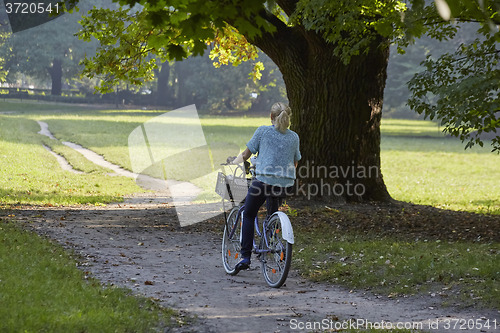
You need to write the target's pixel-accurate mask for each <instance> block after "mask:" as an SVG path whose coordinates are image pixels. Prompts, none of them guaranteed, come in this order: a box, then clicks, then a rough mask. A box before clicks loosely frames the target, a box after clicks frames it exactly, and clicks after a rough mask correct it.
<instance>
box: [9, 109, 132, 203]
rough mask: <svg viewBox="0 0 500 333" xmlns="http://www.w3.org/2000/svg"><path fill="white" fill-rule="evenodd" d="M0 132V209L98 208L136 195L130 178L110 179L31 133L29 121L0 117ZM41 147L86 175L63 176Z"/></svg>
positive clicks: (32, 123)
mask: <svg viewBox="0 0 500 333" xmlns="http://www.w3.org/2000/svg"><path fill="white" fill-rule="evenodd" d="M0 128H1V130H0V158H1V160H0V161H1V162H0V164H1V167H0V205H3V206H5V205H17V204H34V205H72V204H104V203H108V202H111V201H121V200H123V195H126V194H130V193H136V192H141V191H142V190H141V189H140V188H139V187H138V186H137V185H136V184H135V183H134V181H133V180H132V179H128V178H125V177H118V176H110V175H108V174H109V173H110V172H111V171H110V170H107V169H104V168H101V167H98V166H96V165H94V164H92V163H90V162H89V161H87V160H86V159H84V158H83V157H82V156H81V155H80V154H78V153H75V152H74V151H72V150H69V149H68V148H67V147H65V146H62V145H61V144H60V143H58V142H54V141H53V140H47V139H48V138H45V137H44V136H42V135H39V134H37V132H38V131H39V130H40V128H39V126H38V124H37V123H36V122H35V121H33V120H30V119H26V118H22V117H10V116H6V115H0ZM49 141H52V142H50V143H49ZM44 143H45V144H46V145H52V146H53V148H54V150H55V151H58V152H60V153H61V152H64V154H65V155H66V157H69V158H68V159H69V160H70V161H71V163H72V164H73V166H74V167H75V168H76V169H79V170H81V171H85V172H87V173H86V174H73V173H70V172H68V171H63V170H62V169H61V168H60V166H59V164H58V163H57V161H56V160H55V158H54V157H53V156H52V155H51V154H50V153H49V152H48V151H47V150H46V149H45V148H44V147H43V146H42V144H44Z"/></svg>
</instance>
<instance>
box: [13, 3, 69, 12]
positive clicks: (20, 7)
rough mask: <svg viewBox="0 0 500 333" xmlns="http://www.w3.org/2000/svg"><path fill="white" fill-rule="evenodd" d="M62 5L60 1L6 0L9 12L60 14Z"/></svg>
mask: <svg viewBox="0 0 500 333" xmlns="http://www.w3.org/2000/svg"><path fill="white" fill-rule="evenodd" d="M60 9H61V7H60V6H59V4H58V3H55V4H52V3H50V2H49V3H43V2H6V3H5V11H6V12H7V14H44V13H50V14H52V13H54V14H59V11H60Z"/></svg>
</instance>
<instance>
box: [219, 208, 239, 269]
mask: <svg viewBox="0 0 500 333" xmlns="http://www.w3.org/2000/svg"><path fill="white" fill-rule="evenodd" d="M239 208H240V207H238V206H236V207H233V209H231V211H230V212H229V215H228V217H227V221H226V226H225V227H224V235H223V236H222V265H223V266H224V270H225V271H226V273H227V274H230V275H234V274H235V269H234V268H235V266H236V264H237V263H238V261H239V260H240V250H241V240H240V235H241V223H242V221H241V219H238V210H239ZM235 225H236V228H234V226H235ZM233 228H234V229H235V230H234V233H233V234H232V235H230V234H231V231H232V230H233Z"/></svg>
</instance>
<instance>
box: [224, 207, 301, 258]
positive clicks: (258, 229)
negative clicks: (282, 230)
mask: <svg viewBox="0 0 500 333" xmlns="http://www.w3.org/2000/svg"><path fill="white" fill-rule="evenodd" d="M244 209H245V205H241V207H240V208H239V209H238V213H237V217H236V221H235V223H234V226H233V227H232V228H231V231H230V232H229V235H228V237H229V238H230V239H231V238H233V236H234V233H235V231H236V227H237V225H238V223H240V220H241V213H242V212H243V210H244ZM277 213H278V212H277ZM280 213H281V212H280ZM274 214H276V213H274ZM274 214H272V215H274ZM282 214H283V213H282ZM272 215H269V216H266V218H265V219H264V221H263V222H262V229H260V228H259V218H258V217H255V221H254V224H255V225H254V227H255V230H256V231H257V235H258V236H259V237H261V238H262V237H263V239H264V241H265V242H266V248H267V247H269V241H268V239H267V235H266V234H265V233H264V232H263V231H264V230H266V224H267V222H268V221H269V219H270V218H271V216H272ZM284 215H285V216H286V214H284ZM286 219H287V220H288V217H287V218H286ZM288 221H289V220H288ZM226 223H227V220H226ZM226 225H227V224H226ZM287 229H288V230H287V233H288V234H289V232H290V231H291V224H290V228H287ZM227 230H229V227H228V228H227ZM291 233H292V234H291V240H292V241H291V242H290V241H289V242H290V243H291V244H293V231H291ZM240 240H241V239H240ZM287 241H288V239H287ZM253 250H254V252H255V253H256V254H262V253H269V252H271V250H269V249H261V248H260V247H259V246H257V243H255V238H254V240H253Z"/></svg>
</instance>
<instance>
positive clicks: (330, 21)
mask: <svg viewBox="0 0 500 333" xmlns="http://www.w3.org/2000/svg"><path fill="white" fill-rule="evenodd" d="M438 2H439V1H438ZM483 3H486V6H487V7H486V9H485V10H486V11H488V10H493V9H491V8H489V7H488V6H489V2H488V1H487V0H485V1H484V2H483ZM120 4H122V5H123V6H124V7H123V8H121V9H119V10H116V11H110V10H99V9H95V10H93V11H91V12H90V15H89V17H88V18H87V19H85V20H84V21H83V30H82V32H81V34H80V36H81V37H82V38H84V39H90V38H91V37H92V36H93V37H96V38H97V39H99V40H100V42H101V48H100V50H99V51H98V54H97V56H96V57H95V58H93V59H88V60H87V61H86V62H85V65H86V70H85V71H86V73H87V75H89V76H93V75H95V74H98V75H106V77H105V80H104V81H103V86H102V87H101V88H102V89H103V90H106V89H109V88H110V87H112V86H114V85H115V84H116V82H117V81H120V80H126V81H129V82H132V83H140V82H142V81H143V80H145V79H149V78H151V73H152V70H153V69H154V66H155V63H156V62H155V59H153V58H152V57H151V55H155V56H157V57H160V58H164V59H178V60H179V59H182V58H185V57H188V56H189V55H193V54H194V55H196V54H201V53H203V52H204V50H205V49H206V47H207V45H211V47H212V51H211V52H212V54H213V56H214V57H215V58H218V59H219V61H222V62H233V63H236V64H237V63H239V62H241V61H244V60H248V59H253V58H254V57H255V56H256V54H257V52H256V48H255V47H258V48H259V49H261V50H262V51H263V52H264V53H266V54H267V55H268V56H269V57H270V58H271V59H272V60H273V61H274V63H275V64H276V65H277V66H278V68H279V69H280V71H281V73H282V75H283V80H284V82H285V85H286V90H287V95H288V99H289V103H290V106H291V108H292V111H293V116H292V126H293V129H294V130H295V131H296V132H297V133H298V134H299V136H300V138H301V151H302V156H303V159H302V161H301V164H300V166H301V168H300V169H299V171H300V172H299V177H300V181H301V184H302V185H305V186H303V187H301V189H302V190H305V191H308V192H309V193H304V192H302V193H304V194H310V195H322V196H327V197H343V198H347V199H355V200H360V199H362V200H388V199H390V196H389V193H388V192H387V189H386V187H385V184H384V181H383V178H382V173H381V171H380V120H381V115H382V101H383V93H384V86H385V81H386V68H387V62H388V56H389V45H390V43H391V42H398V43H399V45H400V47H404V46H405V45H407V44H408V43H410V42H411V40H412V38H413V36H417V37H418V36H420V35H422V34H423V33H425V32H430V33H431V34H432V35H433V36H434V37H439V38H445V37H446V36H448V35H450V34H453V31H455V30H456V28H455V27H453V26H452V25H451V24H449V23H447V22H446V21H445V20H443V19H442V18H441V17H440V16H439V14H438V11H437V10H436V8H435V7H434V6H433V5H430V6H426V5H425V2H424V1H423V0H414V1H412V2H410V4H411V6H410V8H408V7H407V5H406V4H405V2H403V1H398V0H384V1H378V0H356V1H352V0H349V1H347V0H343V1H328V0H308V1H306V0H277V1H263V0H260V1H259V0H247V1H242V0H219V1H199V0H176V1H169V0H160V1H147V0H122V1H120ZM138 4H140V6H136V5H138ZM133 6H135V7H133ZM483 21H484V20H483ZM255 73H256V74H255V75H258V70H257V71H256V72H255Z"/></svg>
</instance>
